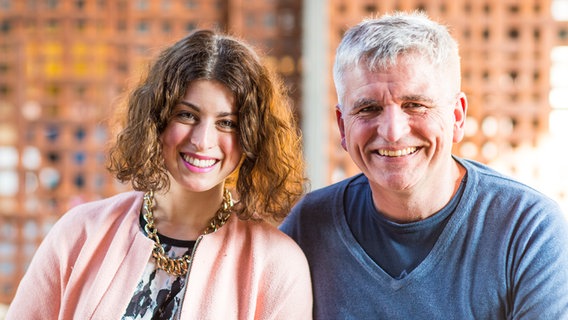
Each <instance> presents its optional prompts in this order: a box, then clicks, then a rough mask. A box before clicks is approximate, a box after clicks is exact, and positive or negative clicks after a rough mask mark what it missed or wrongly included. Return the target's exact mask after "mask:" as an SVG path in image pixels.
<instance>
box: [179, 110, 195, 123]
mask: <svg viewBox="0 0 568 320" xmlns="http://www.w3.org/2000/svg"><path fill="white" fill-rule="evenodd" d="M177 117H178V118H179V119H181V120H185V121H188V120H189V121H194V120H196V119H197V117H196V116H195V115H194V114H193V113H191V112H179V113H178V114H177Z"/></svg>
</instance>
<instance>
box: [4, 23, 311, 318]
mask: <svg viewBox="0 0 568 320" xmlns="http://www.w3.org/2000/svg"><path fill="white" fill-rule="evenodd" d="M127 107H128V111H127V114H126V121H125V123H124V127H123V129H122V131H121V132H120V133H119V134H118V136H117V139H116V143H115V144H114V145H113V146H112V148H111V150H110V164H109V169H110V170H111V172H113V173H114V174H115V175H116V177H117V179H118V180H120V181H122V182H130V183H131V184H132V186H133V188H134V190H135V191H132V192H125V193H122V194H118V195H116V196H114V197H111V198H108V199H104V200H100V201H95V202H91V203H87V204H83V205H80V206H77V207H75V208H73V209H72V210H70V211H69V212H68V213H67V214H65V215H64V216H63V217H62V218H61V219H60V221H58V223H57V224H56V225H55V226H54V227H53V229H52V230H51V231H50V233H49V234H48V235H47V237H46V239H45V240H44V242H43V243H42V245H41V246H40V248H39V249H38V251H37V253H36V255H35V256H34V258H33V260H32V263H31V265H30V267H29V269H28V271H27V273H26V275H25V276H24V278H23V280H22V282H21V284H20V286H19V288H18V291H17V293H16V297H15V299H14V300H13V303H12V304H11V307H10V310H9V312H8V319H31V318H37V317H39V318H43V319H56V318H58V319H151V318H152V319H156V318H158V319H203V318H207V319H308V318H311V308H312V295H311V285H310V276H309V271H308V266H307V262H306V259H305V257H304V255H303V253H302V252H301V250H300V249H299V248H298V247H297V246H296V244H295V243H294V242H293V241H292V240H291V239H289V238H288V237H286V236H285V235H284V234H282V233H280V231H278V230H277V229H276V228H274V227H273V226H272V225H271V224H269V223H267V222H263V221H262V220H279V219H282V218H283V217H285V216H286V215H287V213H288V212H289V209H290V207H291V206H292V205H293V204H294V203H295V202H296V200H297V199H298V198H299V197H300V196H301V195H302V194H303V192H304V183H305V179H304V176H303V170H304V165H303V162H302V156H301V145H300V137H299V133H298V131H297V129H296V127H295V126H294V125H293V124H294V121H293V115H292V112H291V110H290V108H289V105H288V104H287V103H286V99H285V97H284V95H283V92H282V86H281V84H280V82H278V81H277V78H275V76H274V75H273V74H271V73H270V72H269V71H268V69H267V68H266V67H265V66H264V65H262V64H261V62H260V60H259V57H258V56H257V55H256V54H255V53H254V51H253V50H252V49H251V48H249V47H248V46H247V45H246V44H244V43H243V42H241V41H239V40H237V39H235V38H233V37H229V36H226V35H221V34H216V33H214V32H212V31H207V30H200V31H196V32H194V33H192V34H190V35H189V36H187V37H186V38H184V39H182V40H180V41H179V42H177V43H176V44H174V45H173V46H171V47H170V48H167V49H166V50H164V51H163V52H162V54H161V55H160V56H159V57H158V59H157V61H156V62H155V63H154V64H153V66H152V67H151V68H150V70H149V72H148V75H147V76H146V77H145V79H143V80H142V82H141V83H140V84H139V85H138V86H137V87H136V88H135V89H134V90H133V92H132V93H131V94H130V97H129V99H128V104H127ZM229 190H231V191H229ZM233 196H234V197H235V199H233Z"/></svg>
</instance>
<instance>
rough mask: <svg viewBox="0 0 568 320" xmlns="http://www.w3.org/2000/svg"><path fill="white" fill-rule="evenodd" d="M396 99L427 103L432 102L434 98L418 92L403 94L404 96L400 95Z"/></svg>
mask: <svg viewBox="0 0 568 320" xmlns="http://www.w3.org/2000/svg"><path fill="white" fill-rule="evenodd" d="M398 100H400V101H420V102H427V103H434V100H432V98H430V97H427V96H424V95H420V94H409V95H404V96H400V97H399V98H398Z"/></svg>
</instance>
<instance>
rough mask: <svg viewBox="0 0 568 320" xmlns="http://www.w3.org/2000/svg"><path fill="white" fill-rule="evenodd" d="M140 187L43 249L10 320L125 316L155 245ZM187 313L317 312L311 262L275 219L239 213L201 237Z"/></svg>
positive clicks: (83, 215) (74, 217)
mask: <svg viewBox="0 0 568 320" xmlns="http://www.w3.org/2000/svg"><path fill="white" fill-rule="evenodd" d="M141 206H142V193H140V192H126V193H122V194H119V195H116V196H114V197H111V198H108V199H104V200H100V201H95V202H91V203H86V204H83V205H79V206H77V207H75V208H73V209H72V210H70V211H69V212H68V213H67V214H65V215H64V216H63V217H62V218H61V219H60V220H59V221H58V222H57V223H56V224H55V226H54V227H53V228H52V230H51V231H50V232H49V234H48V235H47V237H46V238H45V240H44V241H43V243H42V244H41V245H40V247H39V248H38V250H37V252H36V254H35V256H34V258H33V259H32V262H31V265H30V267H29V269H28V270H27V272H26V274H25V276H24V277H23V279H22V281H21V283H20V285H19V287H18V290H17V293H16V296H15V298H14V300H13V301H12V303H11V305H10V308H9V310H8V314H7V317H6V319H7V320H12V319H14V320H15V319H18V320H19V319H104V320H108V319H120V318H121V316H122V315H123V313H124V311H125V309H126V306H127V304H128V303H129V302H130V299H131V297H132V294H133V292H134V289H135V287H136V285H137V284H138V282H139V281H140V278H141V276H142V273H143V271H144V267H145V266H146V264H147V262H148V259H149V258H150V255H151V251H152V245H153V243H152V241H151V240H149V239H148V238H147V237H145V236H144V234H142V232H141V231H140V227H139V222H138V221H139V220H138V217H139V216H138V215H139V212H140V207H141ZM186 288H187V291H186V293H185V298H184V301H183V305H182V311H181V319H204V318H207V319H311V318H312V289H311V282H310V274H309V269H308V264H307V261H306V258H305V256H304V254H303V253H302V252H301V250H300V248H299V247H298V246H297V245H296V243H295V242H294V241H292V240H291V239H290V238H288V237H287V236H286V235H284V234H283V233H281V232H280V231H278V230H277V229H276V228H275V227H273V226H271V225H269V224H267V223H254V222H246V221H241V220H239V219H237V218H236V217H234V216H231V218H230V220H229V221H228V222H227V224H226V225H225V226H223V227H222V228H221V229H219V231H217V232H215V233H212V234H209V235H206V236H203V238H202V239H201V242H200V243H199V244H198V246H197V248H196V252H195V255H194V261H193V265H192V267H191V270H190V273H189V278H188V281H187V283H186Z"/></svg>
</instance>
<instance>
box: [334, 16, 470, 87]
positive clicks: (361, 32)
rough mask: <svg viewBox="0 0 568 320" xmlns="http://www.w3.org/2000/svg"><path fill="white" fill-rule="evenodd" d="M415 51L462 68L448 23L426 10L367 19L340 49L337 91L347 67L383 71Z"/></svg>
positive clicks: (434, 61)
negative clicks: (433, 17) (435, 18)
mask: <svg viewBox="0 0 568 320" xmlns="http://www.w3.org/2000/svg"><path fill="white" fill-rule="evenodd" d="M414 53H417V54H418V55H419V56H420V57H422V58H425V59H427V60H426V61H428V62H430V63H432V64H433V65H435V66H440V65H448V66H451V65H454V64H456V63H457V66H458V68H457V70H458V71H459V52H458V44H457V42H456V41H455V40H454V38H452V36H451V35H450V33H449V31H448V28H447V27H446V26H444V25H441V24H439V23H437V22H434V21H432V20H431V19H430V18H429V17H428V16H427V15H426V14H425V13H424V12H421V11H415V12H412V13H404V12H395V13H393V14H386V15H383V16H381V17H379V18H369V19H365V20H364V21H362V22H361V23H359V24H358V25H356V26H354V27H352V28H351V29H349V30H348V31H347V32H346V33H345V35H344V37H343V39H342V40H341V43H340V44H339V47H338V48H337V52H336V57H335V63H334V66H333V78H334V81H335V85H336V87H337V88H338V94H339V93H340V92H339V91H340V90H339V87H340V86H342V85H343V82H342V80H343V76H344V72H345V71H346V70H349V69H352V68H355V67H357V66H359V65H360V64H365V65H364V67H365V68H367V69H368V70H370V71H378V70H383V69H385V68H387V67H389V66H394V65H396V63H397V59H398V58H399V56H400V55H407V54H414ZM458 78H459V75H458Z"/></svg>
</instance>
